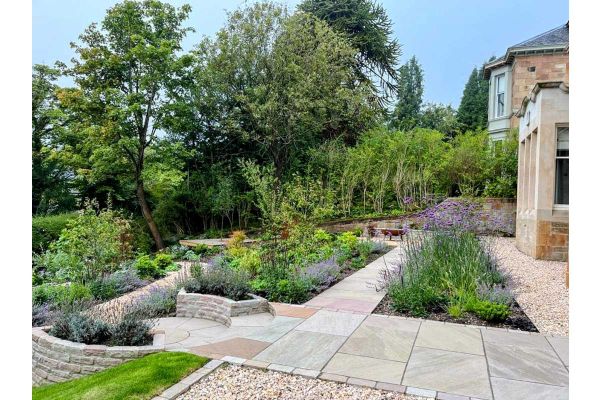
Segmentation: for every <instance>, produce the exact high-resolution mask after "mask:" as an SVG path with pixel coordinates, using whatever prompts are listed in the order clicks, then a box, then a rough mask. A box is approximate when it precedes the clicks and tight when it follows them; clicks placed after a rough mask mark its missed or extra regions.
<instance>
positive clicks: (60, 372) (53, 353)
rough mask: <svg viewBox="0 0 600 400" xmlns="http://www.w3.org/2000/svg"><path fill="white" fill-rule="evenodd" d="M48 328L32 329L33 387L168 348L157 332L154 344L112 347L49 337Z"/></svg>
mask: <svg viewBox="0 0 600 400" xmlns="http://www.w3.org/2000/svg"><path fill="white" fill-rule="evenodd" d="M49 329H50V327H36V328H32V330H31V345H32V358H33V364H32V385H33V386H40V385H44V384H48V383H55V382H64V381H68V380H71V379H75V378H80V377H82V376H85V375H90V374H93V373H94V372H98V371H102V370H103V369H106V368H108V367H112V366H114V365H118V364H121V363H123V362H125V361H129V360H133V359H135V358H138V357H142V356H145V355H147V354H152V353H158V352H160V351H163V350H164V348H165V346H164V341H165V334H164V332H163V331H158V330H157V331H154V332H155V334H154V342H153V344H152V345H148V346H112V347H111V346H102V345H88V344H83V343H75V342H70V341H68V340H63V339H59V338H57V337H54V336H50V335H49V334H48V332H47V331H48V330H49Z"/></svg>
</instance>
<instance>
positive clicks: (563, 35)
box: [484, 21, 569, 79]
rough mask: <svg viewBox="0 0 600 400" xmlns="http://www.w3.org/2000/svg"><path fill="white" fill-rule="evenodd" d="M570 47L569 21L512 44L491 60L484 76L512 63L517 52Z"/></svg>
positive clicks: (530, 52) (560, 50) (527, 52)
mask: <svg viewBox="0 0 600 400" xmlns="http://www.w3.org/2000/svg"><path fill="white" fill-rule="evenodd" d="M568 47H569V22H568V21H567V23H566V24H563V25H561V26H559V27H556V28H554V29H550V30H549V31H546V32H544V33H540V34H539V35H537V36H534V37H532V38H530V39H527V40H525V41H523V42H521V43H518V44H515V45H513V46H510V47H509V48H508V49H507V50H506V54H505V55H504V56H502V57H500V58H497V59H495V60H494V61H490V62H489V63H487V64H485V66H484V77H485V78H486V79H487V78H489V76H490V71H491V70H492V69H494V68H496V67H499V66H501V65H504V64H511V63H512V61H513V59H514V58H515V55H517V54H545V53H555V52H563V51H565V50H566V49H567V48H568Z"/></svg>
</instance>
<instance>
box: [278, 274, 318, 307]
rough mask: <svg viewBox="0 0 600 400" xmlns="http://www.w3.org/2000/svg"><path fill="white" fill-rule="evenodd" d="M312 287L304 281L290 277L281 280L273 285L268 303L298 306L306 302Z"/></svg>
mask: <svg viewBox="0 0 600 400" xmlns="http://www.w3.org/2000/svg"><path fill="white" fill-rule="evenodd" d="M311 288H312V285H311V284H310V282H308V281H307V280H305V279H301V278H299V277H292V278H291V279H282V280H280V281H279V282H277V284H276V285H275V288H274V290H273V291H272V292H271V293H270V296H269V297H270V299H269V300H270V301H277V302H282V303H292V304H300V303H304V302H305V301H306V300H308V295H309V293H310V290H311Z"/></svg>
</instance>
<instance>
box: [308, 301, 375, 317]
mask: <svg viewBox="0 0 600 400" xmlns="http://www.w3.org/2000/svg"><path fill="white" fill-rule="evenodd" d="M307 304H310V305H311V306H315V307H322V308H327V309H330V310H343V311H354V312H359V313H364V314H370V313H371V312H372V311H373V310H374V309H375V308H377V304H378V302H374V301H362V300H353V299H337V298H335V297H315V298H314V299H312V300H310V301H309V302H308V303H307Z"/></svg>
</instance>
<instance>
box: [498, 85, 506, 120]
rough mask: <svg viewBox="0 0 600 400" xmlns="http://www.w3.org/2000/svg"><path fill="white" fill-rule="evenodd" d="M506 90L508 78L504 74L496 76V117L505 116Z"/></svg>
mask: <svg viewBox="0 0 600 400" xmlns="http://www.w3.org/2000/svg"><path fill="white" fill-rule="evenodd" d="M505 92H506V78H505V76H504V74H500V75H497V76H496V117H503V116H504V101H505Z"/></svg>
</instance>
